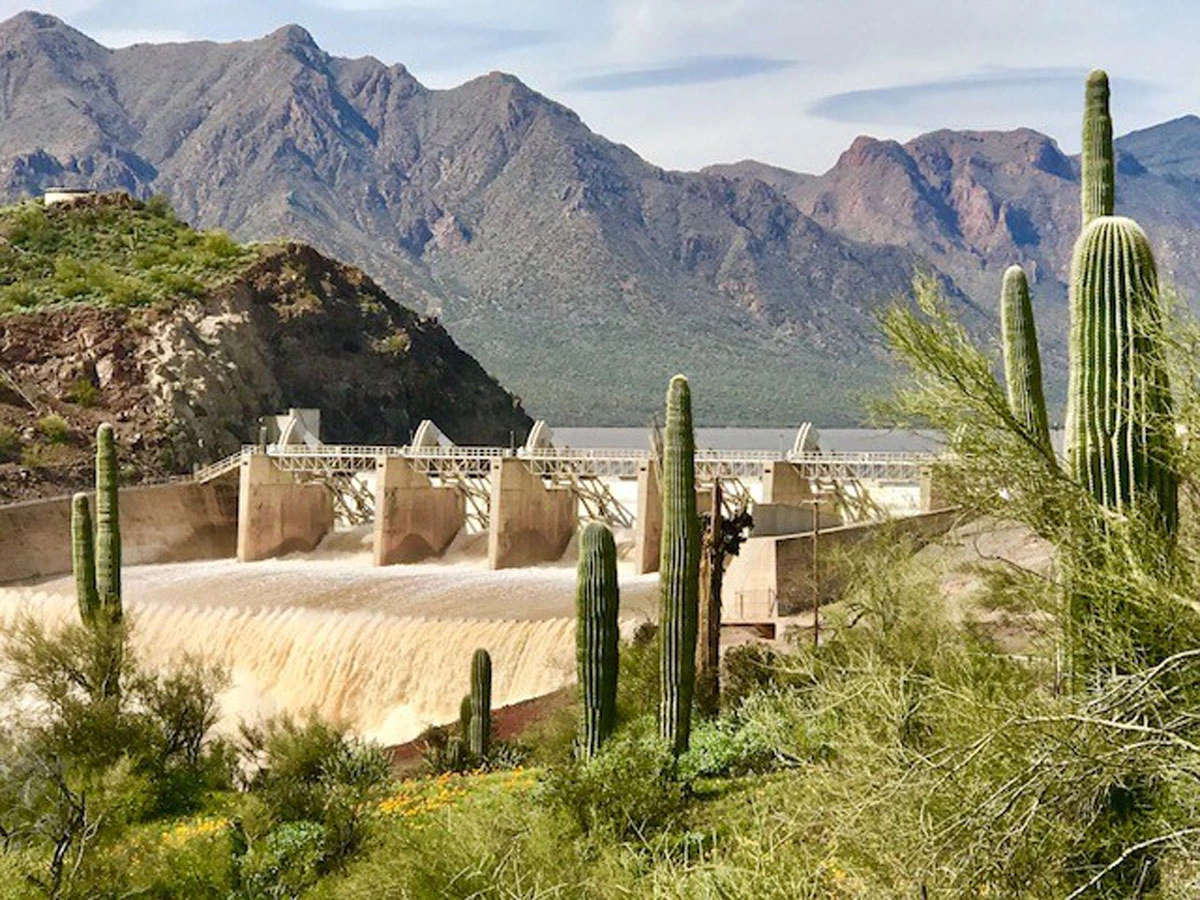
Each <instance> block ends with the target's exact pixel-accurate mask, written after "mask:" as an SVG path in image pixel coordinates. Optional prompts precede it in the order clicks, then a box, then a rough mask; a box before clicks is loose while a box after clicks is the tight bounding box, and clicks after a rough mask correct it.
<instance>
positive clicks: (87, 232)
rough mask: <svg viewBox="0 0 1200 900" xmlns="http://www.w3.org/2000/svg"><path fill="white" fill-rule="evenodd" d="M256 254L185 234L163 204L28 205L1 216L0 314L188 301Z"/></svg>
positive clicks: (223, 237) (223, 240)
mask: <svg viewBox="0 0 1200 900" xmlns="http://www.w3.org/2000/svg"><path fill="white" fill-rule="evenodd" d="M260 255H261V251H260V250H259V249H258V248H256V247H254V246H242V245H240V244H238V243H236V242H235V241H233V240H232V239H231V238H230V237H229V235H227V234H225V233H224V232H223V231H195V230H193V229H191V228H189V227H188V226H187V225H186V224H185V223H183V222H181V221H179V220H178V219H176V218H175V216H174V214H173V213H172V212H171V208H170V206H168V205H167V204H166V202H165V201H163V200H162V198H153V199H151V200H150V201H148V202H147V203H144V204H143V203H140V202H138V201H136V200H133V199H131V198H130V197H128V196H127V195H124V194H118V195H113V196H109V197H105V198H103V200H101V201H92V200H87V199H85V200H82V201H74V202H71V201H68V202H67V203H63V204H57V205H54V206H49V207H48V206H45V205H44V204H43V203H41V202H40V201H37V200H31V201H27V202H25V203H20V204H17V205H16V206H8V207H4V208H2V209H0V285H2V286H0V313H7V312H14V311H22V310H33V309H42V308H45V307H50V306H58V305H64V304H94V305H98V306H117V307H131V306H150V305H154V304H162V303H169V302H174V301H178V300H183V299H191V298H195V297H199V296H201V295H202V294H204V293H206V292H207V291H210V290H212V288H213V287H215V286H217V285H218V284H220V283H221V282H222V281H224V280H226V279H228V278H229V277H230V276H232V275H234V274H236V273H237V272H238V271H240V270H242V269H244V268H245V267H246V265H248V264H249V263H250V262H252V261H253V260H255V259H257V258H258V257H259V256H260Z"/></svg>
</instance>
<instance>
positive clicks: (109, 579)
mask: <svg viewBox="0 0 1200 900" xmlns="http://www.w3.org/2000/svg"><path fill="white" fill-rule="evenodd" d="M118 490H119V485H118V481H117V449H116V441H115V439H114V437H113V427H112V426H111V425H109V424H108V423H107V422H106V423H104V424H103V425H101V426H100V427H99V428H98V429H97V430H96V593H97V595H98V597H99V604H100V609H101V610H103V611H104V613H105V614H106V615H107V616H108V617H109V619H110V620H111V621H113V622H119V621H120V620H121V614H122V610H121V522H120V513H119V510H118V504H117V492H118Z"/></svg>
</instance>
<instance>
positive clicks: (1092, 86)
mask: <svg viewBox="0 0 1200 900" xmlns="http://www.w3.org/2000/svg"><path fill="white" fill-rule="evenodd" d="M1115 171H1116V170H1115V167H1114V164H1113V123H1112V116H1110V115H1109V112H1108V75H1107V74H1106V73H1105V72H1104V71H1102V70H1101V69H1094V70H1093V71H1091V72H1089V73H1088V78H1087V92H1086V96H1085V101H1084V110H1083V153H1082V155H1081V156H1080V178H1079V180H1080V188H1081V193H1080V208H1081V210H1082V217H1083V225H1084V227H1087V224H1088V223H1089V222H1091V221H1092V219H1095V218H1096V217H1097V216H1111V215H1112V214H1113V210H1114V206H1113V200H1114V197H1115V193H1116V191H1115V176H1114V173H1115Z"/></svg>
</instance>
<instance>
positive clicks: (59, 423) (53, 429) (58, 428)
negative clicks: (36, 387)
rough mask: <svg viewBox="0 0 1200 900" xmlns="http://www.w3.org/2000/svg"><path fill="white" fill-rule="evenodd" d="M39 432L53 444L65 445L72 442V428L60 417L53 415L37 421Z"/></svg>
mask: <svg viewBox="0 0 1200 900" xmlns="http://www.w3.org/2000/svg"><path fill="white" fill-rule="evenodd" d="M37 430H38V431H40V432H41V433H42V436H43V437H44V438H45V439H46V440H47V441H49V442H50V443H51V444H65V443H67V442H68V441H70V440H71V426H70V424H68V422H67V420H66V419H64V418H63V417H62V416H60V415H56V414H54V413H51V414H50V415H48V416H42V417H41V418H40V419H38V420H37Z"/></svg>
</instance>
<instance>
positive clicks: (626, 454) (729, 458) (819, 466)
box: [192, 444, 936, 482]
mask: <svg viewBox="0 0 1200 900" xmlns="http://www.w3.org/2000/svg"><path fill="white" fill-rule="evenodd" d="M252 453H265V454H266V455H267V456H269V457H271V458H272V459H276V460H294V461H296V463H297V464H298V465H300V466H303V467H305V468H309V467H312V468H331V469H337V468H341V467H343V465H344V466H345V467H346V468H350V469H354V470H364V469H367V468H370V461H371V460H375V459H378V458H380V457H388V458H404V459H412V460H429V461H431V462H441V461H444V462H448V463H449V462H454V461H464V462H466V461H472V462H475V463H480V462H484V461H489V460H493V459H500V458H505V457H513V456H516V457H517V458H519V459H522V460H524V461H526V462H527V463H530V464H531V466H532V468H533V469H534V470H535V471H537V472H539V473H541V474H545V475H550V474H554V473H555V472H556V471H560V470H562V469H565V468H570V469H573V470H576V471H579V470H582V471H580V474H582V475H588V474H595V475H597V476H609V475H622V476H629V475H634V474H636V472H637V467H638V465H639V464H640V463H642V462H645V461H646V460H648V459H649V458H650V452H649V451H648V450H634V449H630V450H625V449H609V448H582V449H575V448H569V447H561V448H560V447H539V448H535V449H532V450H527V449H521V450H518V451H514V450H509V449H507V448H504V447H458V446H454V445H450V446H436V447H411V446H400V445H383V444H377V445H370V444H321V445H318V446H314V447H310V446H308V445H303V444H294V445H292V444H289V445H274V444H273V445H268V446H266V447H260V446H257V445H254V444H247V445H245V446H244V447H242V449H241V450H240V451H239V452H238V453H234V454H231V455H229V456H227V457H225V458H224V459H221V460H218V461H216V462H214V463H211V464H210V465H207V466H204V467H203V468H200V469H197V470H196V472H195V473H194V474H193V476H192V478H193V480H195V481H199V482H203V481H208V480H211V479H213V478H216V477H218V476H220V475H222V474H224V473H226V472H228V471H230V470H232V469H233V468H234V467H236V466H237V465H238V464H239V463H240V460H241V458H242V457H244V456H246V455H247V454H252ZM695 458H696V464H697V466H698V467H699V468H700V469H701V470H702V471H706V472H709V473H710V474H716V473H722V474H729V475H732V476H735V477H737V476H754V475H761V473H762V467H763V466H764V465H765V464H766V463H770V462H782V461H786V462H789V463H792V464H794V465H798V466H800V467H802V468H803V469H804V470H805V473H806V474H808V475H810V476H812V477H822V476H830V477H846V478H853V477H855V476H858V477H866V478H886V477H896V478H906V479H907V478H912V477H913V476H914V475H917V474H919V473H920V471H921V470H922V469H924V468H926V467H928V466H929V465H930V464H931V463H932V462H933V461H934V460H935V459H936V456H935V455H933V454H930V453H902V452H876V451H865V452H852V453H837V452H835V453H788V454H786V455H780V454H779V453H778V452H777V451H772V450H697V451H696V457H695Z"/></svg>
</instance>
